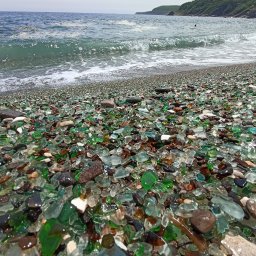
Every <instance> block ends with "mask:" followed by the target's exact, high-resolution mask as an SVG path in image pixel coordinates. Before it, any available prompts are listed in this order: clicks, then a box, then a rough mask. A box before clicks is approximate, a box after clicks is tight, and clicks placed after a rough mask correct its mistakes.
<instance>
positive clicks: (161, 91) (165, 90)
mask: <svg viewBox="0 0 256 256" xmlns="http://www.w3.org/2000/svg"><path fill="white" fill-rule="evenodd" d="M170 91H171V89H170V88H164V87H160V88H156V89H155V92H156V93H168V92H170Z"/></svg>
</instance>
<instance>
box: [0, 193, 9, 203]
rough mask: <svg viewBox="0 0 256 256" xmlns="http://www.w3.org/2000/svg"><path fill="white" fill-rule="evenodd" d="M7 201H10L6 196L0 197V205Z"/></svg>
mask: <svg viewBox="0 0 256 256" xmlns="http://www.w3.org/2000/svg"><path fill="white" fill-rule="evenodd" d="M9 199H10V198H9V196H8V195H3V196H0V205H1V204H5V203H7V202H9Z"/></svg>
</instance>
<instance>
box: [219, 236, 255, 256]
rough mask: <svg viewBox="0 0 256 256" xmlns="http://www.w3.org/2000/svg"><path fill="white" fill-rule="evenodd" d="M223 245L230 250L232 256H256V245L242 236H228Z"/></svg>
mask: <svg viewBox="0 0 256 256" xmlns="http://www.w3.org/2000/svg"><path fill="white" fill-rule="evenodd" d="M221 243H222V245H223V246H224V247H225V248H226V249H227V250H228V252H229V253H230V255H235V256H255V252H256V245H255V244H253V243H251V242H249V241H247V240H246V239H244V238H243V237H241V236H230V235H226V236H225V238H224V239H223V240H222V241H221Z"/></svg>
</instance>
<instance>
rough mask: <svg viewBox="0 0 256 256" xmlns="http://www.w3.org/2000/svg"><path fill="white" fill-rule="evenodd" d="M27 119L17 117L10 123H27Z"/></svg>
mask: <svg viewBox="0 0 256 256" xmlns="http://www.w3.org/2000/svg"><path fill="white" fill-rule="evenodd" d="M27 120H28V119H27V118H26V117H25V116H18V117H15V118H14V119H13V120H12V123H15V122H20V121H27Z"/></svg>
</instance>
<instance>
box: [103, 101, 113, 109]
mask: <svg viewBox="0 0 256 256" xmlns="http://www.w3.org/2000/svg"><path fill="white" fill-rule="evenodd" d="M100 104H101V106H102V107H104V108H114V107H115V102H114V100H103V101H102V102H101V103H100Z"/></svg>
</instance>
